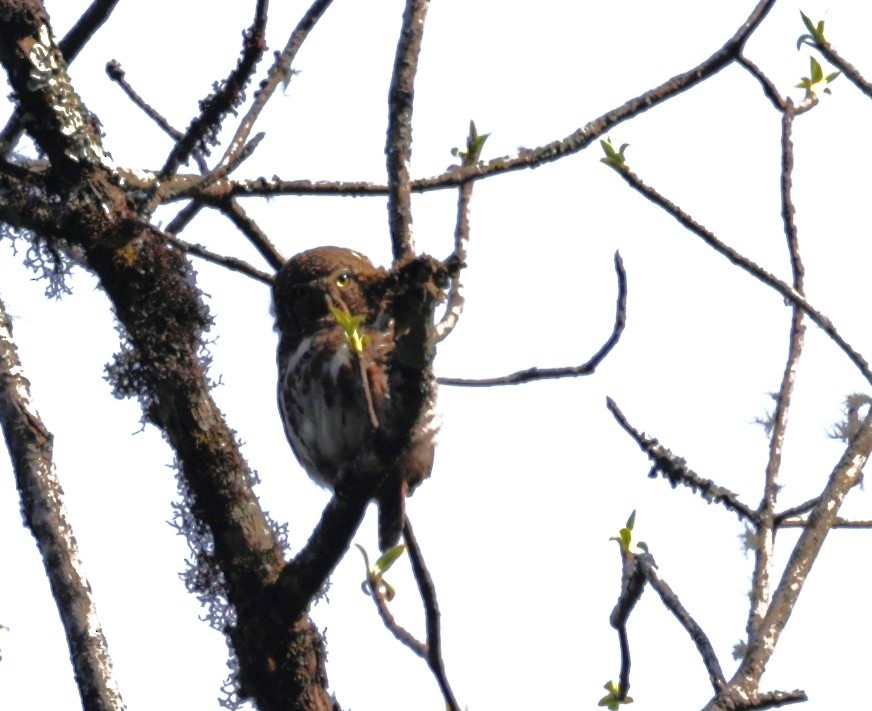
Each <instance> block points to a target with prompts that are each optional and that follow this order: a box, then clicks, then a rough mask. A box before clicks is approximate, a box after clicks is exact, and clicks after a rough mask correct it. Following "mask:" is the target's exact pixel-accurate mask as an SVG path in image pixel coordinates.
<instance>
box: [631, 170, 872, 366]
mask: <svg viewBox="0 0 872 711" xmlns="http://www.w3.org/2000/svg"><path fill="white" fill-rule="evenodd" d="M616 172H617V173H618V174H619V175H620V176H621V177H622V178H623V179H624V180H625V181H626V182H627V184H628V185H630V186H631V187H632V188H633V189H634V190H637V191H638V192H639V193H640V194H642V195H643V196H645V197H646V198H648V199H649V200H650V201H651V202H653V203H654V204H655V205H657V206H659V207H661V208H663V209H664V210H665V211H666V212H667V213H669V214H670V215H672V216H673V217H674V218H675V219H676V220H677V221H678V222H679V223H680V224H681V225H683V226H684V227H686V228H687V229H688V230H689V231H690V232H692V233H693V234H695V235H697V236H698V237H700V238H701V239H702V240H703V242H705V243H706V244H707V245H709V246H710V247H712V248H713V249H714V250H715V251H716V252H717V253H718V254H720V255H722V256H724V257H726V258H727V259H728V260H729V261H730V262H732V263H733V264H735V265H736V266H737V267H739V268H740V269H742V270H744V271H746V272H748V273H749V274H750V275H751V276H753V277H755V278H756V279H758V280H759V281H761V282H762V283H763V284H766V285H767V286H769V287H771V288H772V289H774V290H775V291H777V292H778V293H779V294H781V296H783V297H784V298H785V299H786V300H787V301H789V302H790V303H791V304H794V305H796V306H798V307H799V308H801V309H802V310H803V311H804V312H805V313H806V315H807V316H808V317H809V318H810V319H811V320H812V321H813V322H814V323H815V325H817V326H818V327H819V328H820V329H821V330H822V331H823V332H824V333H826V334H827V335H828V336H829V337H830V338H831V339H832V340H833V342H834V343H835V344H836V345H837V346H838V347H839V348H840V349H841V350H842V351H843V352H844V353H845V355H847V356H848V358H849V360H850V361H851V362H852V363H853V364H854V365H855V366H856V367H857V369H858V370H859V371H860V372H861V373H862V374H863V377H864V378H866V380H867V381H868V382H869V383H872V370H870V368H869V363H867V362H866V359H865V358H863V356H861V355H860V354H859V353H858V352H857V351H855V350H854V349H853V348H852V347H851V346H850V344H849V343H848V342H847V341H846V340H845V339H844V338H842V336H841V334H839V332H838V331H837V330H836V327H835V326H834V325H833V323H832V321H830V320H829V319H828V318H827V317H826V316H824V315H823V314H822V313H821V312H820V311H818V310H817V309H815V308H814V307H813V306H812V305H811V304H810V303H809V302H808V301H807V300H806V298H805V297H804V296H803V295H802V294H799V293H797V291H796V290H795V289H794V288H792V287H791V286H789V285H788V284H786V283H785V282H783V281H782V280H781V279H779V278H778V277H776V276H775V275H774V274H771V273H770V272H768V271H766V270H765V269H763V268H762V267H761V266H759V265H758V264H756V263H755V262H753V261H752V260H750V259H748V258H747V257H745V256H744V255H742V254H740V253H739V252H737V251H736V250H735V249H733V248H732V247H729V246H728V245H726V244H724V243H723V242H721V241H720V240H719V239H718V238H717V237H715V235H714V234H712V233H711V232H709V230H707V229H706V228H705V227H703V226H702V225H701V224H699V223H698V222H697V221H696V220H694V219H693V218H692V217H691V216H690V215H688V214H687V213H686V212H684V210H682V209H681V208H680V207H678V205H676V204H675V203H673V202H671V201H670V200H668V199H667V198H665V197H664V196H663V195H661V194H660V193H658V192H657V191H656V190H655V189H654V188H652V187H649V186H648V185H646V184H645V183H643V182H642V180H641V179H640V178H639V176H638V175H636V174H635V173H633V172H632V171H630V170H618V171H616Z"/></svg>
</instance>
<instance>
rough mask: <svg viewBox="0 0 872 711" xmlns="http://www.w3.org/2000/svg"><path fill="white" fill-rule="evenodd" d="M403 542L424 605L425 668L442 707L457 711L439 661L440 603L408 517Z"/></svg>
mask: <svg viewBox="0 0 872 711" xmlns="http://www.w3.org/2000/svg"><path fill="white" fill-rule="evenodd" d="M403 540H404V541H405V542H406V550H407V551H408V553H409V561H410V562H411V564H412V573H413V575H414V576H415V582H416V583H417V584H418V591H419V592H420V593H421V600H422V601H423V603H424V616H425V619H426V624H427V665H428V666H429V667H430V671H431V672H433V676H434V677H435V678H436V683H437V684H439V689H440V690H441V691H442V698H443V699H444V700H445V705H446V706H447V707H448V709H449V711H459V710H460V706H458V704H457V700H456V699H455V698H454V692H453V691H452V690H451V686H450V685H449V684H448V677H447V676H446V675H445V663H444V662H443V660H442V632H441V627H440V615H439V603H438V602H437V600H436V587H435V586H434V585H433V578H431V577H430V571H428V570H427V566H426V565H425V563H424V556H423V554H422V553H421V548H420V546H419V545H418V540H417V539H416V538H415V534H414V532H413V531H412V524H411V523H410V522H409V518H408V516H407V517H406V518H405V520H404V521H403Z"/></svg>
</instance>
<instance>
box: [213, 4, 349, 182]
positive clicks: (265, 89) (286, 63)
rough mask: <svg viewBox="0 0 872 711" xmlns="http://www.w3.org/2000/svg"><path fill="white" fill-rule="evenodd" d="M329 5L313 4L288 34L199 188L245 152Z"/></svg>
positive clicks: (223, 173) (221, 174) (223, 172)
mask: <svg viewBox="0 0 872 711" xmlns="http://www.w3.org/2000/svg"><path fill="white" fill-rule="evenodd" d="M331 2H332V0H315V2H313V3H312V5H311V6H310V7H309V9H308V10H307V11H306V13H305V14H304V15H303V17H302V19H301V20H300V21H299V23H297V26H296V27H295V28H294V31H293V32H292V33H291V36H290V38H289V39H288V43H287V45H285V48H284V50H283V51H282V53H281V54H280V55H279V56H278V57H276V60H275V62H274V63H273V65H272V67H270V69H269V72H268V73H267V78H266V79H265V80H263V81H262V82H261V83H260V85H259V88H258V90H257V92H256V93H255V95H254V102H253V103H252V105H251V108H249V110H248V112H247V113H246V114H245V116H244V117H243V119H242V121H241V122H240V124H239V127H238V128H237V129H236V134H235V135H234V136H233V138H232V139H231V141H230V144H229V145H228V147H227V150H226V151H225V153H224V156H223V157H222V158H221V161H220V162H219V163H218V165H217V166H216V167H215V169H214V170H213V171H212V172H211V173H209V175H207V176H205V178H204V179H203V183H202V186H203V188H205V186H206V185H209V184H212V183H214V182H215V181H216V180H220V179H221V178H224V177H226V176H227V175H228V174H229V173H230V171H231V170H232V169H233V168H234V167H235V166H236V165H238V161H239V159H240V156H241V155H242V154H243V152H244V151H245V147H246V145H247V143H248V136H249V134H250V133H251V131H252V129H253V128H254V124H255V122H256V121H257V119H258V117H259V116H260V112H261V111H262V110H263V107H264V106H266V103H267V101H269V100H270V98H271V97H272V95H273V93H274V92H275V90H276V88H278V86H279V85H280V84H281V83H282V82H283V81H284V80H285V79H286V78H287V77H289V76H290V74H291V64H292V63H293V61H294V58H295V57H296V56H297V52H298V51H299V50H300V47H301V46H302V44H303V42H304V41H305V39H306V37H308V36H309V32H310V31H311V30H312V28H313V27H314V26H315V25H316V24H317V22H318V20H320V19H321V16H322V15H323V14H324V12H325V10H327V8H328V7H330V3H331ZM203 188H201V189H203Z"/></svg>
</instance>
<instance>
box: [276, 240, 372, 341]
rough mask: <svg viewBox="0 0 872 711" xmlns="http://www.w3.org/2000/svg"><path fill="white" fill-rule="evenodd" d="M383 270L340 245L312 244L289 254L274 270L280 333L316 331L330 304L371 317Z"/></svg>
mask: <svg viewBox="0 0 872 711" xmlns="http://www.w3.org/2000/svg"><path fill="white" fill-rule="evenodd" d="M386 278H387V272H386V271H385V270H384V269H379V268H376V267H374V266H373V264H372V262H370V261H369V259H367V258H366V257H365V256H363V255H362V254H360V253H359V252H355V251H353V250H351V249H344V248H342V247H316V248H315V249H310V250H308V251H306V252H300V254H298V255H296V256H294V257H292V258H291V259H289V260H288V261H287V262H286V263H285V265H284V266H283V267H282V268H281V269H280V270H279V272H278V274H276V279H275V284H274V285H273V308H274V311H275V317H276V328H277V329H278V330H279V331H280V332H281V333H294V334H296V335H297V336H301V337H302V336H305V335H309V334H311V333H314V332H315V331H316V330H317V329H318V328H319V327H321V324H322V323H323V320H324V319H325V318H326V317H327V316H328V315H329V314H330V306H331V305H332V306H333V307H334V308H338V309H340V310H342V311H346V312H347V313H350V314H353V315H355V316H362V317H364V321H365V322H368V321H371V320H373V318H374V317H375V313H376V311H377V309H378V305H379V301H380V299H381V297H382V294H383V293H384V284H385V283H386Z"/></svg>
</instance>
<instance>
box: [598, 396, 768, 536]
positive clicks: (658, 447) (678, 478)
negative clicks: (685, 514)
mask: <svg viewBox="0 0 872 711" xmlns="http://www.w3.org/2000/svg"><path fill="white" fill-rule="evenodd" d="M606 405H607V407H608V408H609V411H610V412H611V413H612V415H613V416H614V418H615V419H616V420H617V421H618V424H619V425H620V426H621V427H622V428H623V429H624V431H625V432H626V433H627V434H629V435H630V437H632V438H633V439H634V440H635V442H636V444H638V445H639V448H640V449H641V450H642V451H643V452H645V454H647V455H648V458H649V459H650V460H651V461H652V462H654V466H653V467H652V468H651V472H650V473H649V476H651V477H654V476H656V475H657V474H658V472H659V473H660V474H662V475H663V477H664V478H665V479H667V480H668V481H669V483H670V484H672V486H673V487H676V486H678V485H679V484H682V485H684V486H686V487H688V488H689V489H690V490H691V491H693V492H694V493H699V494H700V496H702V498H703V499H704V500H705V501H707V502H708V503H714V504H722V505H723V506H724V508H725V509H727V510H729V511H732V512H734V513H735V514H737V515H738V516H739V518H741V519H745V520H746V521H750V522H751V523H753V524H755V525H756V524H757V523H758V520H759V518H758V515H757V512H756V511H754V510H753V509H752V508H751V507H750V506H747V505H745V504H743V503H742V502H741V501H740V500H739V497H738V496H737V495H736V494H734V493H733V492H732V491H730V490H729V489H725V488H724V487H722V486H719V485H717V484H715V483H714V482H713V481H711V480H710V479H704V478H703V477H701V476H700V475H699V474H697V473H696V472H694V471H693V470H692V469H690V468H689V467H688V466H687V464H686V462H685V461H684V459H682V458H681V457H678V456H676V455H674V454H673V453H672V452H670V451H669V450H668V449H667V448H666V447H664V446H663V445H662V444H660V443H659V442H658V441H657V440H656V439H654V438H653V437H648V436H647V435H645V434H644V433H642V432H639V430H637V429H636V428H635V427H633V425H631V424H630V422H629V421H628V420H627V418H626V417H625V416H624V413H623V412H621V409H620V408H619V407H618V406H617V404H616V403H615V401H614V400H612V399H611V398H607V399H606Z"/></svg>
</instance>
